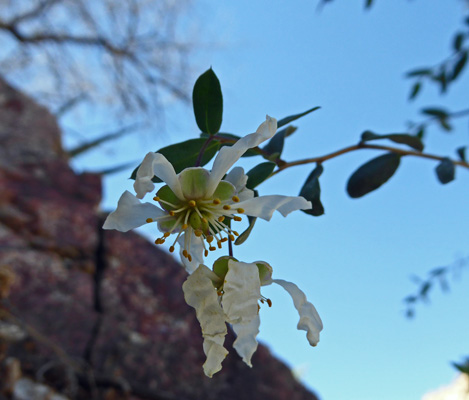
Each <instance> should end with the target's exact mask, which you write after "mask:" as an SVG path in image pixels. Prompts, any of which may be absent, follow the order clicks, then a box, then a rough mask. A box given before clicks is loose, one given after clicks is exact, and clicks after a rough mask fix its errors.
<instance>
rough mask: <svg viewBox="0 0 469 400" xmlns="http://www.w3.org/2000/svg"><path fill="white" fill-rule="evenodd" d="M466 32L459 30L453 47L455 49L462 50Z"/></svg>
mask: <svg viewBox="0 0 469 400" xmlns="http://www.w3.org/2000/svg"><path fill="white" fill-rule="evenodd" d="M464 36H465V35H464V33H462V32H458V33H457V34H456V35H455V36H454V39H453V48H454V50H455V51H460V50H461V48H462V44H463V41H464Z"/></svg>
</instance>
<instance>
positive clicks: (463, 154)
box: [456, 146, 467, 162]
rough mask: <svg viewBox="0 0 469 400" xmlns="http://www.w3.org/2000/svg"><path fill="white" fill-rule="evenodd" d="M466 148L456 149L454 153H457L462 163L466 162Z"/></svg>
mask: <svg viewBox="0 0 469 400" xmlns="http://www.w3.org/2000/svg"><path fill="white" fill-rule="evenodd" d="M466 148H467V146H462V147H459V148H457V149H456V153H458V156H459V158H460V159H461V161H464V162H467V159H466Z"/></svg>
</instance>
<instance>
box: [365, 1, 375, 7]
mask: <svg viewBox="0 0 469 400" xmlns="http://www.w3.org/2000/svg"><path fill="white" fill-rule="evenodd" d="M372 5H373V0H366V2H365V8H371V6H372Z"/></svg>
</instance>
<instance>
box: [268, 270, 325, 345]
mask: <svg viewBox="0 0 469 400" xmlns="http://www.w3.org/2000/svg"><path fill="white" fill-rule="evenodd" d="M272 282H274V283H276V284H277V285H280V286H282V287H283V288H284V289H285V290H286V291H287V292H288V293H289V294H290V296H291V298H292V299H293V304H294V305H295V308H296V309H297V310H298V313H299V314H300V321H299V322H298V326H297V328H298V329H300V330H303V331H306V332H307V333H306V337H307V338H308V341H309V344H310V345H311V346H316V345H317V344H318V342H319V332H321V331H322V328H323V326H322V321H321V318H320V317H319V314H318V312H317V311H316V308H314V306H313V304H311V303H310V302H309V301H308V300H307V299H306V295H305V294H304V293H303V292H302V291H301V290H300V289H299V288H298V286H296V285H295V284H294V283H292V282H288V281H284V280H283V279H272Z"/></svg>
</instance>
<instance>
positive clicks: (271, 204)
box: [236, 195, 312, 221]
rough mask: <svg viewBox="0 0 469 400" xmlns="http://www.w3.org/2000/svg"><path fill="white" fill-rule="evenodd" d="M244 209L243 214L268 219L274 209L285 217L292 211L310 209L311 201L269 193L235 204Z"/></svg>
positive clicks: (299, 197)
mask: <svg viewBox="0 0 469 400" xmlns="http://www.w3.org/2000/svg"><path fill="white" fill-rule="evenodd" d="M236 207H238V208H242V209H243V210H244V214H246V215H250V216H251V217H259V218H262V219H265V220H266V221H269V220H270V219H271V218H272V214H273V213H274V211H275V210H278V211H279V212H280V214H282V215H283V216H284V217H286V216H287V215H288V214H290V213H291V212H292V211H296V210H307V209H310V208H311V207H312V206H311V202H310V201H307V200H306V199H305V198H304V197H301V196H280V195H270V196H261V197H254V198H252V199H248V200H245V201H242V202H240V203H238V204H237V205H236Z"/></svg>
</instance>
